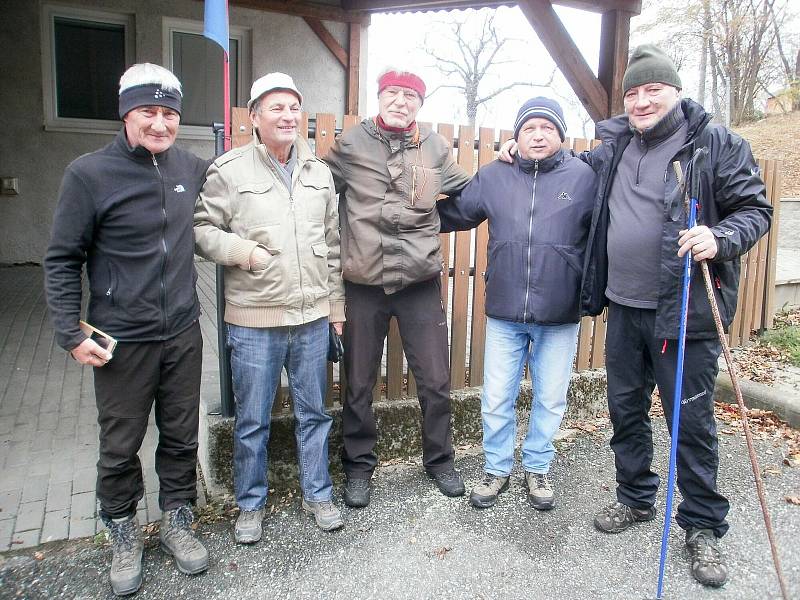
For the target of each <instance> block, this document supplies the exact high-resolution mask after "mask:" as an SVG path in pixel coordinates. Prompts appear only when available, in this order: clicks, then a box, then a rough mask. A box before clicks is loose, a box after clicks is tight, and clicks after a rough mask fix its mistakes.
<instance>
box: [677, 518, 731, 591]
mask: <svg viewBox="0 0 800 600" xmlns="http://www.w3.org/2000/svg"><path fill="white" fill-rule="evenodd" d="M686 547H687V548H688V549H689V556H690V557H691V561H692V575H693V576H694V578H695V579H696V580H697V581H698V582H700V583H702V584H703V585H707V586H710V587H721V586H723V585H725V582H726V581H728V565H727V564H725V555H724V554H722V551H721V550H720V549H719V540H718V539H717V537H716V536H715V535H714V532H713V531H712V530H710V529H689V530H688V531H687V532H686Z"/></svg>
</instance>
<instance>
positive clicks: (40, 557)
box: [33, 551, 44, 560]
mask: <svg viewBox="0 0 800 600" xmlns="http://www.w3.org/2000/svg"><path fill="white" fill-rule="evenodd" d="M33 558H35V559H36V560H44V552H41V551H39V552H34V553H33Z"/></svg>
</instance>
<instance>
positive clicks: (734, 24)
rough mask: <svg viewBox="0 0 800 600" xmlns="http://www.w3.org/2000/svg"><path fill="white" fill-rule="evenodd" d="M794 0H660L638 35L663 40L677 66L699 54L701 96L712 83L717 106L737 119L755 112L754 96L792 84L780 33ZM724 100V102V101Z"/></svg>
mask: <svg viewBox="0 0 800 600" xmlns="http://www.w3.org/2000/svg"><path fill="white" fill-rule="evenodd" d="M791 1H792V0H678V1H676V0H656V2H657V4H656V3H655V2H654V3H653V5H652V6H651V10H650V11H649V12H650V13H651V14H652V16H651V18H649V19H648V20H647V21H646V22H645V23H644V25H642V26H640V27H639V28H638V29H637V30H636V32H635V33H636V35H637V36H639V37H646V39H648V40H649V41H653V42H655V43H658V44H659V45H662V46H663V47H664V48H665V50H666V51H667V53H668V54H670V55H671V56H672V57H673V59H675V61H676V64H677V65H678V66H679V68H680V66H688V63H687V64H683V65H682V63H683V61H684V60H686V61H694V60H698V59H699V65H698V75H699V80H700V83H699V86H698V92H699V94H698V99H699V100H701V101H702V102H705V101H706V89H707V88H706V86H707V82H709V81H710V84H711V102H712V104H713V106H714V111H715V112H716V113H717V114H720V108H721V107H722V106H725V111H724V112H725V113H726V114H727V115H728V117H729V119H730V122H731V123H732V124H734V125H737V124H739V123H741V122H742V121H748V120H751V119H753V118H755V117H756V115H757V114H758V111H757V110H756V99H757V98H759V97H763V95H764V93H767V92H768V88H769V87H770V86H771V85H775V84H783V83H784V81H786V85H790V78H789V71H790V68H789V62H788V59H787V58H786V53H785V51H784V48H783V45H782V38H781V34H782V31H783V28H784V25H785V22H786V17H787V14H788V13H787V7H788V6H789V3H790V2H791ZM723 102H724V104H723Z"/></svg>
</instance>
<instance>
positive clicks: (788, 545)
mask: <svg viewBox="0 0 800 600" xmlns="http://www.w3.org/2000/svg"><path fill="white" fill-rule="evenodd" d="M655 430H656V436H657V445H658V448H657V450H656V454H657V458H658V460H659V462H658V464H657V467H656V468H657V470H659V471H660V472H662V473H664V472H666V457H667V452H668V446H667V444H668V442H667V440H666V429H665V427H664V425H663V419H658V420H657V421H656V422H655ZM609 435H610V428H608V427H601V428H600V429H599V430H598V431H596V432H594V433H591V434H588V433H582V434H580V436H578V437H575V438H573V439H569V440H566V441H565V442H561V443H560V444H559V446H560V448H559V449H560V453H559V456H558V458H557V460H556V462H555V464H554V468H553V472H552V473H553V478H554V484H555V486H556V490H557V493H558V504H557V506H556V509H555V510H553V511H551V512H548V513H539V512H536V511H534V510H533V509H531V508H530V507H529V506H528V505H527V503H526V499H525V490H524V488H523V487H522V485H521V483H520V476H521V474H520V473H519V472H516V473H515V474H514V477H513V485H512V487H511V489H510V490H509V491H508V492H506V493H504V494H503V495H502V496H501V498H500V502H499V504H498V505H497V506H496V507H494V508H493V509H488V510H484V511H478V510H475V509H473V508H472V507H471V506H470V505H469V504H468V502H467V500H466V498H458V499H449V498H445V497H444V496H442V495H440V494H439V493H438V492H437V491H435V490H434V488H433V487H432V484H431V482H430V481H429V480H428V478H427V477H425V475H424V473H423V472H422V471H421V469H420V468H419V467H418V466H409V465H401V466H392V467H386V468H383V469H381V470H380V471H379V473H378V476H377V478H376V480H375V485H374V490H373V496H372V498H373V500H372V504H371V505H370V506H369V507H368V508H366V509H362V510H358V511H355V510H350V509H345V510H344V515H345V519H346V525H345V528H344V529H342V530H340V531H338V532H334V533H325V532H322V531H320V530H318V529H317V528H316V527H315V526H314V525H313V522H312V520H311V519H310V517H307V516H305V515H303V514H302V512H301V510H300V508H299V501H297V500H293V501H290V502H288V504H286V505H285V506H283V507H282V508H280V509H279V510H277V512H275V513H274V514H272V515H270V517H269V518H268V519H267V521H266V522H265V536H264V539H263V540H262V541H261V543H260V544H258V545H256V546H252V547H242V546H236V545H235V544H233V542H232V535H231V528H230V525H229V524H228V523H227V522H222V523H213V524H207V525H206V524H204V525H202V526H201V528H200V531H201V535H202V538H203V540H204V541H205V543H206V544H207V546H208V548H209V550H210V552H211V566H210V569H209V570H208V572H206V573H205V574H203V575H200V576H196V577H187V576H184V575H181V574H180V573H178V572H177V570H176V569H175V567H174V565H173V563H172V560H171V559H169V558H168V557H166V556H165V555H164V554H162V552H161V551H160V550H159V549H158V542H157V537H155V536H154V537H152V538H151V540H150V541H149V542H148V544H147V547H146V550H145V572H144V579H145V583H144V585H143V587H142V589H141V590H140V592H139V593H138V595H137V596H136V597H137V598H143V599H144V598H153V599H155V598H163V599H177V598H215V599H217V598H218V599H231V600H233V599H236V600H240V599H243V598H245V599H247V598H289V597H291V598H326V599H337V598H343V599H344V598H347V599H355V598H381V599H395V598H397V599H405V598H408V599H412V598H413V599H419V598H432V599H433V598H435V599H439V598H457V599H460V598H470V599H489V598H504V599H515V598H520V599H522V598H525V599H538V598H547V599H552V598H558V599H565V600H566V599H575V600H587V599H595V598H602V599H614V598H620V599H629V598H654V597H655V591H656V581H657V576H658V557H659V545H660V539H661V528H662V526H663V501H664V499H663V494H662V495H661V497H660V504H659V511H660V512H659V517H658V518H657V519H656V520H655V521H654V522H652V523H648V524H640V525H637V526H636V527H634V528H632V529H631V530H628V531H627V532H624V533H622V534H618V535H607V534H603V533H600V532H598V531H596V530H595V529H594V527H593V526H592V524H591V518H592V514H593V512H594V511H595V509H597V508H598V507H600V506H603V505H605V504H606V503H608V502H610V501H611V500H612V499H613V492H612V491H611V490H613V486H614V471H613V458H612V455H611V452H610V450H609V449H608V437H609ZM720 444H721V446H720V449H721V456H722V467H721V470H720V488H721V490H722V492H723V493H725V494H726V495H727V496H728V497H729V498H730V500H731V504H732V509H731V512H730V515H729V520H730V524H731V530H730V532H729V534H728V535H727V536H726V537H725V540H724V548H725V550H726V552H727V555H728V560H729V567H730V570H731V573H732V576H731V580H730V581H729V583H728V584H727V586H726V587H725V588H723V589H719V590H713V589H705V588H703V587H702V586H700V585H698V584H696V583H695V582H694V580H693V579H692V577H691V575H690V573H689V567H688V564H687V562H686V554H685V551H684V548H683V532H682V531H681V530H680V529H678V528H677V526H674V525H673V528H672V533H671V538H670V545H669V558H668V563H667V571H666V587H665V596H664V597H665V598H674V599H678V598H681V599H683V598H693V599H695V598H699V599H703V598H709V599H714V600H717V599H723V598H724V599H729V598H730V599H748V600H749V599H759V600H760V599H763V598H779V597H780V593H779V589H778V585H777V580H776V577H775V574H774V571H773V567H772V562H771V557H770V552H769V546H768V543H767V538H766V533H765V530H764V525H763V521H762V517H761V512H760V509H759V505H758V500H757V498H756V494H755V486H754V484H753V483H752V476H751V474H750V466H749V461H748V458H747V451H746V447H745V444H744V439H743V438H742V437H740V436H739V435H735V436H721V439H720ZM757 444H758V451H759V456H760V461H761V467H762V470H767V475H766V476H765V483H766V486H767V490H768V495H769V505H770V511H771V514H772V519H773V523H774V527H775V530H776V534H777V537H778V543H779V546H780V551H781V556H782V560H783V568H784V572H785V574H786V579H787V581H788V584H789V589H790V593H791V594H792V597H796V598H797V597H800V544H798V543H797V541H796V540H798V539H800V507H798V506H794V505H791V504H789V503H788V502H786V501H785V500H784V496H786V495H798V494H800V469H797V468H791V467H788V466H785V465H784V464H783V455H782V449H781V448H780V447H776V446H774V445H773V444H771V443H767V442H757ZM457 466H458V468H460V469H461V470H462V472H463V474H464V475H465V478H466V479H467V483H468V485H471V484H473V483H474V482H475V481H476V480H477V479H478V478H479V477H480V476H481V467H482V461H481V457H480V455H479V453H478V452H476V451H472V452H469V451H467V452H464V451H462V452H460V454H459V458H458V463H457ZM36 552H39V553H40V554H39V555H38V558H36V557H35V556H36V555H35V553H36ZM109 563H110V551H109V550H108V549H107V548H103V547H99V546H95V545H93V544H92V542H91V540H85V541H79V542H69V543H62V544H59V545H47V546H41V547H39V548H34V549H30V550H27V551H19V552H16V553H7V554H6V555H4V556H0V598H27V599H37V598H47V599H54V598H76V599H77V598H79V599H82V600H83V599H90V598H91V599H95V598H113V597H114V596H113V595H112V594H111V591H110V588H109V586H108V583H107V580H106V569H107V568H108V565H109Z"/></svg>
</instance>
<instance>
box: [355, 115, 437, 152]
mask: <svg viewBox="0 0 800 600" xmlns="http://www.w3.org/2000/svg"><path fill="white" fill-rule="evenodd" d="M375 121H376V119H364V120H363V121H361V126H362V127H363V128H364V129H365V130H366V131H367V133H369V135H371V136H372V137H374V138H376V139H378V140H380V141H381V142H382V143H384V144H386V145H387V146H388V147H389V150H390V151H391V152H397V151H398V150H402V149H405V148H408V147H414V148H415V147H417V146H421V145H422V143H423V142H424V141H425V140H426V139H428V137H430V135H431V131H430V129H429V128H427V127H420V126H419V124H417V127H416V128H415V129H412V130H410V131H404V132H398V133H393V132H390V131H385V130H383V129H381V128H380V127H378V125H377V124H376V122H375Z"/></svg>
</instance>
